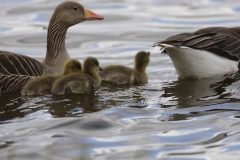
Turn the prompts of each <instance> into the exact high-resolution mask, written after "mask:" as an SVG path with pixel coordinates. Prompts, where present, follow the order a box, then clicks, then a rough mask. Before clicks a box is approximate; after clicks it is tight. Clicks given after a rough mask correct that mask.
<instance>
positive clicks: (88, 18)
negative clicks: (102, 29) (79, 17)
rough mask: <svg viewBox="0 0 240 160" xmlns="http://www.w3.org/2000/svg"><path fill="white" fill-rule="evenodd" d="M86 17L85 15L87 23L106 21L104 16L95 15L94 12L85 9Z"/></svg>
mask: <svg viewBox="0 0 240 160" xmlns="http://www.w3.org/2000/svg"><path fill="white" fill-rule="evenodd" d="M84 15H85V17H84V19H85V20H86V21H91V20H103V19H104V17H103V16H101V15H99V14H96V13H94V12H92V11H90V10H88V9H84Z"/></svg>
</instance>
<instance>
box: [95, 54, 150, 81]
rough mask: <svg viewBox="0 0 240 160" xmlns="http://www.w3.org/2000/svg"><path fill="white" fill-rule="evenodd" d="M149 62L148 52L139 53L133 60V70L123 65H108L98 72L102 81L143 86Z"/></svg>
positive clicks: (146, 79)
mask: <svg viewBox="0 0 240 160" xmlns="http://www.w3.org/2000/svg"><path fill="white" fill-rule="evenodd" d="M149 61H150V52H145V51H140V52H138V53H137V54H136V56H135V58H134V68H133V69H132V68H129V67H126V66H123V65H109V66H106V67H103V71H99V72H98V74H99V75H100V77H101V79H102V81H109V82H112V83H114V84H127V83H132V84H144V83H147V82H148V75H147V73H146V67H147V66H148V64H149Z"/></svg>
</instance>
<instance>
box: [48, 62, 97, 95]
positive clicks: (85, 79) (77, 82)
mask: <svg viewBox="0 0 240 160" xmlns="http://www.w3.org/2000/svg"><path fill="white" fill-rule="evenodd" d="M99 70H102V68H101V67H100V66H99V62H98V60H97V59H96V58H93V57H88V58H86V59H85V60H84V63H83V73H80V74H79V73H74V74H69V75H66V76H63V77H61V78H59V79H57V80H56V81H55V82H54V84H53V87H52V94H54V95H63V94H66V93H67V92H72V93H88V92H91V91H93V90H94V88H98V87H100V84H101V78H100V76H99V75H98V74H97V71H99Z"/></svg>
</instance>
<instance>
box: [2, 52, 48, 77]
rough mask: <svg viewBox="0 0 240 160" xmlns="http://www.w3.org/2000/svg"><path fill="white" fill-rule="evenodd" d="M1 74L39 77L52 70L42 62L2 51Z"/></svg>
mask: <svg viewBox="0 0 240 160" xmlns="http://www.w3.org/2000/svg"><path fill="white" fill-rule="evenodd" d="M0 59H1V61H0V74H6V75H11V74H16V75H28V76H39V75H42V74H43V73H46V72H47V73H48V72H50V70H48V69H47V68H46V66H44V65H43V64H42V63H41V62H39V61H37V60H36V59H33V58H30V57H28V56H24V55H19V54H14V53H11V52H6V51H0Z"/></svg>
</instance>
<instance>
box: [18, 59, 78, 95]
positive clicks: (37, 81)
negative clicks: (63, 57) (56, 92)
mask: <svg viewBox="0 0 240 160" xmlns="http://www.w3.org/2000/svg"><path fill="white" fill-rule="evenodd" d="M72 73H82V66H81V63H80V62H79V61H77V60H75V59H70V60H68V61H67V62H66V64H65V66H64V69H63V73H62V75H58V74H46V75H43V76H40V77H36V78H33V79H32V80H30V81H28V82H27V83H26V84H25V85H24V86H23V88H22V90H21V94H22V95H27V96H30V95H46V94H51V89H52V86H53V83H54V81H56V80H57V79H59V78H61V77H62V76H64V75H68V74H72Z"/></svg>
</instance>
